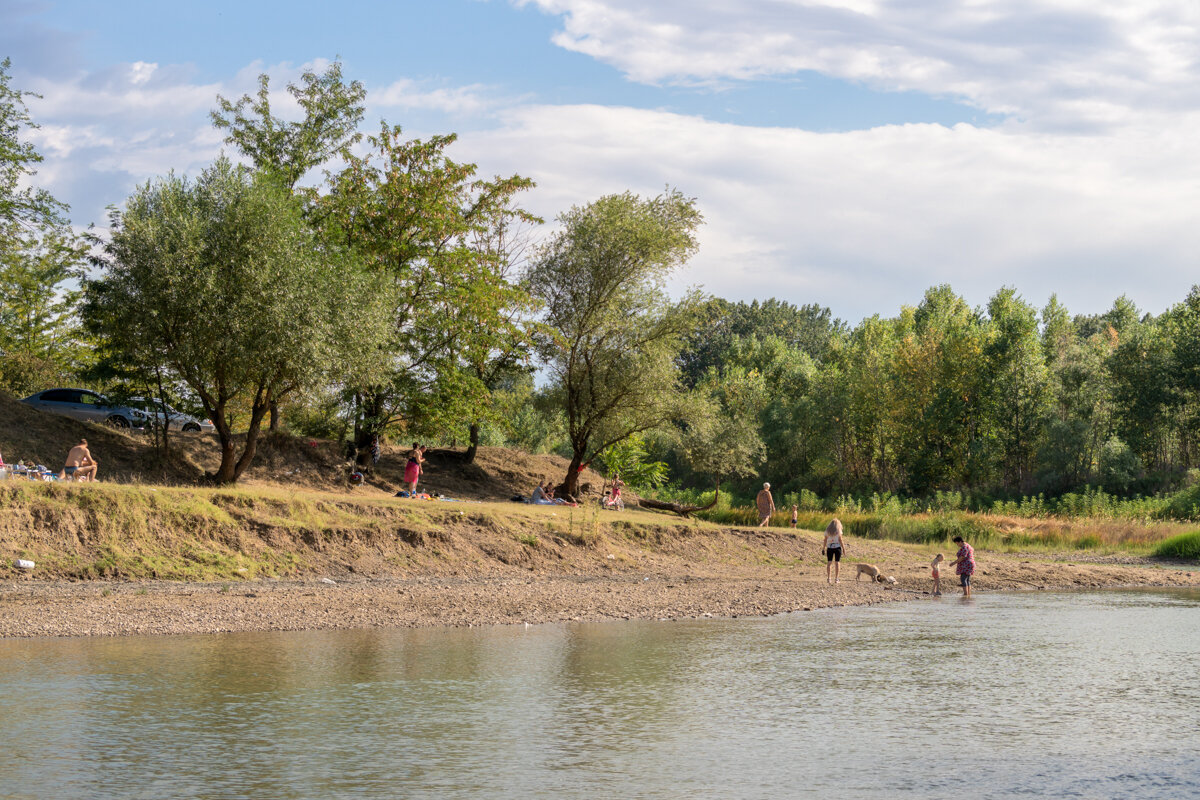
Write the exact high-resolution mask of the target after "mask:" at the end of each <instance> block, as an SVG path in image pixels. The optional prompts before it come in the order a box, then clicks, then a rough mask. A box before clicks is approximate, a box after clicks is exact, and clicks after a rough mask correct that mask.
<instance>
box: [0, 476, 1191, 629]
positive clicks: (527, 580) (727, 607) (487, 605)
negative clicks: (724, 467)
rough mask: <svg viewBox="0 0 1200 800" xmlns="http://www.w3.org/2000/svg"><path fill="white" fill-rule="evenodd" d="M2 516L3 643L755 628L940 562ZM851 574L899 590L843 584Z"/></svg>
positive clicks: (198, 511)
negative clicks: (696, 624) (829, 563)
mask: <svg viewBox="0 0 1200 800" xmlns="http://www.w3.org/2000/svg"><path fill="white" fill-rule="evenodd" d="M0 509H2V510H3V513H0V558H2V559H3V561H4V563H5V567H4V568H3V570H4V571H0V636H3V637H8V636H73V635H122V634H145V633H153V634H165V633H200V632H221V631H262V630H299V629H313V628H348V627H390V626H428V625H479V624H502V623H522V622H529V623H541V622H555V621H570V620H603V619H621V618H646V619H673V618H688V617H703V616H743V615H768V614H776V613H782V612H786V611H796V610H807V609H815V608H821V607H828V606H841V605H861V604H871V603H881V602H892V601H897V600H912V599H918V598H927V597H928V595H927V594H926V592H927V591H928V589H929V577H928V563H929V560H930V558H931V557H932V554H933V553H934V552H935V550H936V548H935V547H933V546H919V545H903V544H896V543H891V542H881V541H873V540H865V539H858V538H855V537H854V536H853V531H851V532H850V533H851V536H850V538H849V541H848V554H847V561H845V562H843V565H842V566H843V572H842V581H841V583H840V584H838V585H835V586H831V585H828V584H827V583H826V579H825V562H824V560H823V559H822V557H821V555H820V552H819V550H820V542H821V536H820V533H818V532H815V531H805V530H798V531H792V530H789V529H780V528H767V529H759V528H744V527H736V526H719V525H715V524H710V523H704V522H699V521H695V520H679V519H676V518H673V517H670V516H665V515H661V514H654V513H651V512H645V511H638V510H632V509H630V510H627V511H624V512H614V511H601V510H600V509H599V508H598V507H596V506H594V505H593V506H589V507H581V508H569V507H562V506H559V507H535V506H527V505H523V504H518V503H495V502H492V503H488V502H446V501H413V500H406V499H397V498H390V497H386V496H379V495H378V494H363V495H348V494H347V493H345V492H338V491H316V490H295V491H292V490H287V489H282V488H262V487H260V488H256V489H234V490H230V489H204V488H192V487H165V486H159V487H153V486H142V485H127V486H115V485H105V484H95V485H55V484H27V485H12V486H5V487H0ZM16 558H23V559H29V560H32V561H35V562H36V563H37V564H38V566H37V567H36V568H35V569H34V570H33V572H31V573H29V572H22V571H18V570H16V569H14V568H11V567H9V566H7V565H10V564H12V562H13V560H14V559H16ZM978 560H979V573H978V574H977V576H976V579H975V585H976V587H977V590H978V591H979V592H980V593H981V594H984V593H987V592H990V591H997V590H1013V589H1018V590H1020V589H1024V590H1036V589H1063V588H1095V587H1114V586H1197V585H1200V571H1198V570H1195V569H1190V568H1187V567H1185V566H1181V565H1170V564H1163V563H1158V562H1154V561H1151V560H1150V559H1146V558H1141V557H1137V556H1131V555H1107V556H1101V555H1095V554H1084V553H1066V554H1055V553H1050V552H1035V553H1026V554H1020V553H1017V554H1011V553H993V552H986V551H982V550H981V551H980V552H979V553H978ZM859 561H863V562H869V563H872V564H876V565H878V566H880V567H881V568H882V570H883V572H884V574H885V575H893V576H894V577H895V578H896V580H897V583H896V584H895V586H891V585H880V584H876V583H869V582H867V581H866V580H865V579H864V580H863V581H861V582H856V581H855V580H854V568H853V565H854V563H856V562H859ZM953 583H954V580H953V577H952V576H950V577H949V578H947V579H944V580H943V584H944V590H945V591H946V592H947V595H946V596H945V597H944V598H943V599H944V600H948V599H953V592H954V591H955V589H954V587H953V585H952V584H953Z"/></svg>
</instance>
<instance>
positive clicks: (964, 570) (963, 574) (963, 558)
mask: <svg viewBox="0 0 1200 800" xmlns="http://www.w3.org/2000/svg"><path fill="white" fill-rule="evenodd" d="M953 541H954V543H955V544H956V545H958V556H957V558H955V559H954V560H953V561H951V562H950V566H952V567H954V571H955V572H956V573H958V582H959V583H960V584H961V585H962V590H963V597H970V596H971V576H972V575H974V574H975V548H974V547H971V545H969V544H967V543H966V542H964V541H963V537H961V536H955V537H954V540H953Z"/></svg>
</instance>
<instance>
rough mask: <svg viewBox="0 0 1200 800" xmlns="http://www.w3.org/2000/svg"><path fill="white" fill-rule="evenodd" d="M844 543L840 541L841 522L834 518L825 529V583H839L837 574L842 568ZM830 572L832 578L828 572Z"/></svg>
mask: <svg viewBox="0 0 1200 800" xmlns="http://www.w3.org/2000/svg"><path fill="white" fill-rule="evenodd" d="M845 547H846V543H845V542H844V541H843V540H842V521H841V520H840V519H838V518H837V517H834V519H833V522H830V523H829V527H827V528H826V529H825V582H826V583H841V580H840V579H839V577H838V574H839V573H840V571H841V568H842V553H843V552H844V550H845ZM831 570H832V577H831V575H830V572H831Z"/></svg>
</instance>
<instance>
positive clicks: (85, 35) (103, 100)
mask: <svg viewBox="0 0 1200 800" xmlns="http://www.w3.org/2000/svg"><path fill="white" fill-rule="evenodd" d="M3 57H8V58H10V59H11V61H12V66H11V75H12V85H13V86H14V87H16V88H20V89H25V90H28V91H33V92H37V93H38V94H40V95H41V96H42V97H41V99H34V98H30V99H29V100H28V105H29V109H30V112H31V114H32V115H33V117H34V119H35V121H36V122H37V123H39V124H40V126H41V127H40V128H39V129H38V130H37V131H34V132H32V134H31V136H30V138H32V140H33V141H34V142H35V144H36V146H37V147H38V149H39V150H40V152H41V153H42V154H43V156H44V157H45V160H44V162H43V163H42V164H41V165H40V169H39V174H38V175H37V176H36V178H35V179H34V180H35V182H36V183H37V185H39V186H42V187H44V188H47V189H49V190H50V191H51V193H53V194H54V195H55V196H56V197H58V198H59V199H60V200H63V201H65V202H67V203H69V204H70V206H71V218H72V221H73V222H74V223H75V224H76V225H79V226H86V225H88V224H89V223H96V224H97V225H100V226H103V225H104V224H105V222H106V219H107V212H106V210H105V209H106V208H107V207H108V206H110V205H115V206H118V207H119V206H120V205H121V204H122V203H123V202H124V200H125V198H126V197H127V196H128V195H129V194H130V192H131V191H132V190H133V189H134V188H135V187H136V186H137V185H138V184H140V183H144V182H145V181H147V180H150V179H153V178H154V177H155V176H159V175H164V174H166V173H167V172H168V171H171V170H174V171H175V172H177V173H182V174H188V175H195V174H197V173H199V171H200V170H202V169H203V168H204V167H205V166H206V165H208V164H209V163H211V162H212V160H213V159H214V158H216V157H217V155H218V154H219V153H220V152H221V151H222V149H223V148H227V146H226V145H224V144H223V142H222V138H223V135H222V133H221V132H220V131H217V130H216V129H214V128H213V127H212V125H211V124H210V122H209V116H208V115H209V112H210V111H211V110H212V109H213V108H214V107H215V105H216V97H217V96H218V95H222V96H225V97H227V98H230V99H235V98H237V97H240V96H241V95H243V94H245V93H251V92H254V91H255V89H256V86H257V78H258V75H259V74H261V73H266V74H268V75H270V77H271V87H272V89H273V90H274V91H276V92H278V93H279V95H280V97H279V98H278V100H277V101H276V104H277V106H278V108H279V109H281V110H284V111H286V109H287V108H288V106H287V104H286V102H285V100H286V93H285V87H286V85H287V83H288V82H289V81H294V80H297V79H298V77H299V76H300V74H301V73H302V72H303V71H304V70H305V69H306V68H307V69H316V70H318V71H320V70H323V69H324V67H325V66H326V65H327V64H328V63H329V62H330V61H332V60H334V59H340V60H341V61H342V64H343V72H344V75H345V76H346V78H347V79H350V80H360V81H362V82H363V84H364V85H365V86H366V89H367V115H366V120H365V121H364V129H366V130H368V131H370V130H373V129H375V128H377V127H378V125H379V124H380V122H381V121H383V120H386V121H387V122H388V123H389V124H399V125H401V126H403V128H404V130H405V132H406V133H407V134H408V135H410V136H412V137H417V138H420V137H426V136H430V135H433V134H442V133H449V132H455V133H457V134H458V135H459V140H458V142H457V143H456V144H455V145H454V146H453V147H452V148H451V151H450V155H451V157H453V158H455V159H456V160H459V161H470V162H473V163H475V164H477V165H478V168H479V172H480V173H481V174H483V175H487V176H491V175H510V174H513V173H519V174H521V175H524V176H527V177H530V178H532V179H533V180H534V181H535V182H536V183H537V187H536V188H535V189H534V190H532V191H531V192H529V193H528V194H527V195H526V197H525V202H524V205H525V206H526V207H527V208H528V209H530V210H531V211H533V212H535V213H537V214H539V215H540V216H542V217H544V218H545V219H547V220H548V224H547V225H546V226H545V228H544V229H543V230H542V231H541V233H542V235H548V234H549V233H550V232H552V231H553V230H554V223H553V220H554V218H555V217H556V216H557V215H558V214H560V213H561V212H563V211H565V210H566V209H568V208H570V207H571V206H573V205H583V204H586V203H589V202H591V201H593V200H595V199H597V198H599V197H601V196H603V195H606V194H612V193H616V192H623V191H626V190H630V191H633V192H636V193H638V194H641V195H643V196H653V195H655V194H658V193H659V192H661V191H663V189H664V188H665V187H668V186H670V187H674V188H677V189H679V190H680V191H681V192H683V193H684V194H685V195H687V196H689V197H694V198H696V201H697V205H698V207H699V208H700V210H701V211H702V213H703V214H704V218H705V224H704V227H703V229H702V230H701V233H700V250H699V252H698V254H697V255H696V256H695V257H694V258H693V259H692V260H691V262H690V263H689V264H688V265H687V267H685V268H684V269H682V270H681V271H680V272H679V273H678V274H677V276H676V277H675V279H674V281H673V283H672V285H671V289H672V291H673V292H682V291H684V290H685V289H686V288H688V287H693V286H698V287H700V288H702V289H703V290H704V291H706V292H708V293H711V294H713V295H716V296H719V297H724V298H727V299H729V300H746V301H749V300H753V299H760V300H762V299H767V298H770V297H775V298H778V299H780V300H786V301H788V302H792V303H796V304H805V303H816V304H818V305H821V306H828V307H829V308H831V309H832V311H833V313H834V314H835V315H836V316H838V317H840V318H842V319H844V320H847V321H848V322H850V323H852V324H853V323H856V322H857V321H858V320H860V319H862V318H864V317H867V316H870V315H873V314H880V315H882V316H894V315H896V314H897V313H898V312H899V310H900V308H901V306H903V305H915V304H917V303H919V302H920V301H921V298H922V296H923V295H924V293H925V291H926V289H928V288H929V287H931V286H934V285H938V284H942V283H949V284H950V285H951V286H952V287H953V288H954V289H955V290H956V291H957V292H959V293H960V294H961V295H963V296H964V297H965V298H966V299H967V301H968V302H969V303H971V304H972V305H975V306H984V305H986V303H987V300H988V298H989V297H991V296H992V295H993V294H994V293H995V292H996V291H997V290H999V289H1000V288H1002V287H1012V288H1014V289H1016V291H1017V292H1018V293H1019V294H1020V295H1021V296H1022V297H1024V298H1025V299H1026V300H1027V301H1029V302H1031V303H1033V304H1034V305H1036V306H1038V307H1041V306H1042V305H1044V304H1045V303H1046V301H1047V300H1048V299H1049V298H1050V296H1051V295H1052V294H1057V296H1058V298H1059V300H1060V301H1061V302H1062V303H1064V304H1065V305H1066V306H1067V308H1068V309H1070V310H1071V311H1072V312H1074V313H1088V314H1090V313H1101V312H1103V311H1105V310H1107V309H1108V308H1109V307H1111V305H1112V303H1113V301H1114V300H1115V299H1116V298H1117V297H1119V296H1121V295H1125V296H1127V297H1129V298H1130V299H1131V300H1133V301H1134V302H1135V303H1136V304H1137V305H1138V307H1139V308H1141V309H1142V310H1144V311H1147V312H1150V313H1156V314H1157V313H1160V312H1162V311H1163V310H1165V309H1166V308H1168V307H1170V306H1171V305H1173V304H1175V303H1177V302H1180V301H1181V300H1183V298H1184V297H1185V296H1186V294H1187V293H1188V291H1189V289H1190V287H1191V286H1192V285H1193V284H1194V283H1200V274H1198V272H1197V269H1196V266H1197V260H1198V258H1197V257H1198V256H1200V224H1197V221H1196V219H1195V217H1196V216H1197V213H1198V212H1200V136H1197V135H1196V133H1195V132H1196V130H1197V129H1198V123H1200V3H1196V2H1195V0H1137V2H1129V1H1128V0H959V1H958V2H953V1H952V0H899V1H897V0H654V1H653V2H646V0H437V2H431V1H427V0H393V1H392V2H361V1H359V0H342V2H340V3H337V4H334V3H328V2H324V3H317V2H312V1H311V0H290V1H289V2H287V3H283V2H274V0H249V1H247V0H242V2H237V3H234V2H227V1H226V0H205V2H172V3H164V2H161V0H155V1H154V2H149V0H113V2H110V3H107V4H104V5H103V6H97V5H96V4H95V3H94V2H85V1H84V0H63V1H59V0H0V58H3Z"/></svg>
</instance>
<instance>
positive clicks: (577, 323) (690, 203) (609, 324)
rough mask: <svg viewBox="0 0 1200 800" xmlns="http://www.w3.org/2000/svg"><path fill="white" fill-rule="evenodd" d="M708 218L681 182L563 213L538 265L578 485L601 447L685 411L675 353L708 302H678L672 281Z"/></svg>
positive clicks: (534, 280)
mask: <svg viewBox="0 0 1200 800" xmlns="http://www.w3.org/2000/svg"><path fill="white" fill-rule="evenodd" d="M701 220H702V218H701V214H700V212H699V210H698V209H697V208H696V203H695V200H693V199H689V198H686V197H684V196H683V195H682V194H681V193H679V192H678V191H675V190H668V191H665V192H664V193H663V194H660V195H658V196H657V197H652V198H648V199H643V198H641V197H638V196H637V195H634V194H632V193H629V192H626V193H624V194H616V195H608V196H606V197H602V198H600V199H599V200H596V201H595V202H593V203H590V204H589V205H586V206H576V207H573V208H572V209H571V210H570V211H567V212H565V213H563V214H561V215H560V216H559V218H558V221H559V223H560V225H561V229H560V230H559V231H558V232H557V233H556V234H554V235H553V236H552V237H551V238H550V239H549V240H548V241H547V242H546V243H545V245H544V246H543V247H542V248H541V250H540V252H539V253H538V256H537V258H536V259H535V261H534V263H533V266H532V268H531V269H530V272H529V284H530V289H531V291H532V292H533V293H534V295H535V296H537V297H538V298H540V299H541V300H542V302H543V303H544V304H545V315H544V318H543V322H544V323H545V326H546V331H545V334H544V335H543V336H542V337H541V344H540V352H541V356H542V362H543V365H544V367H545V368H546V370H547V373H548V375H549V377H550V379H551V381H552V383H553V386H554V391H555V393H556V396H557V398H558V402H559V403H560V404H561V406H562V408H563V410H564V412H565V414H566V421H567V436H568V439H569V442H570V446H571V464H570V467H569V468H568V470H567V474H566V476H565V478H564V479H563V485H564V487H565V490H566V492H567V493H568V494H572V495H573V494H576V493H577V492H578V489H579V472H580V471H582V469H583V468H584V466H586V465H587V464H588V463H589V462H590V461H591V460H592V458H594V457H595V456H596V454H597V453H600V452H603V451H604V450H605V449H607V448H608V447H611V446H612V445H614V444H616V443H618V442H620V441H623V440H624V439H625V438H627V437H628V436H630V435H631V434H635V433H642V432H645V431H649V430H653V429H655V428H658V427H659V426H662V425H664V424H665V423H666V422H668V421H669V420H670V419H671V418H672V417H673V416H674V415H675V411H676V405H677V401H678V399H679V397H680V393H679V390H680V381H679V369H678V366H677V365H676V361H675V360H676V358H677V357H678V355H679V352H680V349H681V347H682V344H683V339H684V337H685V336H686V335H687V333H688V332H689V331H690V330H691V328H692V326H693V324H694V319H695V313H694V312H695V308H696V306H697V304H698V302H699V301H698V298H696V297H694V296H689V297H687V298H685V299H683V300H681V301H679V302H671V301H670V300H669V299H668V297H667V292H666V285H665V283H666V279H667V277H668V276H669V275H670V274H671V273H672V272H673V271H674V270H675V269H676V268H678V267H679V266H681V265H682V264H683V263H685V262H686V260H687V259H688V257H689V256H691V255H692V254H693V253H694V252H695V251H696V248H697V243H696V235H695V234H696V229H697V228H698V227H699V225H700V223H701Z"/></svg>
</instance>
